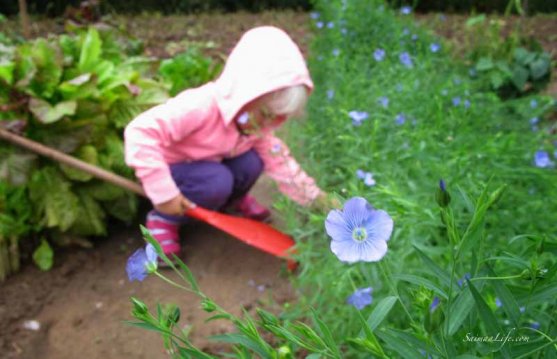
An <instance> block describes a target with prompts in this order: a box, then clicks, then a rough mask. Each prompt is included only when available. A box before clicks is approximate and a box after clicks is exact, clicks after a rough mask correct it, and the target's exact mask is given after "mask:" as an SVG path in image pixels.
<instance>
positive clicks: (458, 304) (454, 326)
mask: <svg viewBox="0 0 557 359" xmlns="http://www.w3.org/2000/svg"><path fill="white" fill-rule="evenodd" d="M476 283H478V287H479V288H480V290H481V288H482V287H483V281H478V282H476ZM473 307H474V298H472V294H470V292H469V291H467V290H463V291H461V292H460V293H459V295H458V296H457V297H456V300H455V301H453V302H452V304H451V307H450V308H449V311H448V312H447V320H448V321H447V322H446V323H447V331H448V335H449V336H451V335H453V334H454V333H456V331H457V330H458V329H459V328H460V326H461V325H462V323H463V322H464V320H465V319H466V318H467V317H468V315H469V314H470V311H471V310H472V308H473Z"/></svg>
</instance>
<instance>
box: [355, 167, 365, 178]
mask: <svg viewBox="0 0 557 359" xmlns="http://www.w3.org/2000/svg"><path fill="white" fill-rule="evenodd" d="M356 177H358V178H359V179H361V180H363V179H364V178H366V172H365V171H364V170H361V169H357V170H356Z"/></svg>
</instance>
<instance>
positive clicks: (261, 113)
mask: <svg viewBox="0 0 557 359" xmlns="http://www.w3.org/2000/svg"><path fill="white" fill-rule="evenodd" d="M245 111H246V112H244V113H243V114H242V115H240V116H239V117H238V118H237V120H236V124H237V126H238V128H239V129H240V131H242V133H245V134H248V135H253V134H260V133H261V132H263V130H266V129H269V130H271V129H273V128H276V127H278V125H280V123H282V122H283V121H284V120H285V119H286V116H283V115H275V114H274V113H272V112H271V111H270V110H269V108H268V107H267V106H265V105H264V104H257V103H254V104H251V105H248V106H246V109H245Z"/></svg>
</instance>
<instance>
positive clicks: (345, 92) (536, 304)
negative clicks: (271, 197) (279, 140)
mask: <svg viewBox="0 0 557 359" xmlns="http://www.w3.org/2000/svg"><path fill="white" fill-rule="evenodd" d="M364 13H365V16H363V15H362V14H364ZM316 21H322V22H324V24H327V23H329V22H331V23H333V24H334V25H332V26H331V28H329V27H327V26H323V28H321V29H317V30H316V31H318V36H317V39H316V40H315V42H314V47H313V49H312V59H311V72H312V74H313V76H314V80H315V83H316V89H315V93H314V95H313V97H312V100H311V103H310V110H309V116H308V118H307V120H306V121H303V122H300V123H293V124H291V127H290V128H289V131H288V133H289V134H290V137H291V141H290V142H291V143H294V144H296V143H298V144H300V143H301V144H303V145H302V146H295V147H296V148H294V152H295V153H297V154H298V156H300V157H301V158H305V168H306V169H307V170H308V171H309V172H310V173H311V174H312V175H313V176H314V177H315V178H317V179H318V182H319V184H320V185H321V186H322V188H324V189H326V190H327V191H329V192H333V193H335V194H336V195H337V196H339V197H340V198H342V199H348V198H351V197H353V196H363V197H365V198H366V199H368V201H369V202H370V203H371V204H372V205H373V206H375V207H376V208H379V209H383V210H386V211H387V212H388V213H389V214H390V215H391V216H392V218H393V219H394V222H395V231H394V233H393V236H392V239H391V240H390V241H389V253H388V254H387V256H386V257H385V258H384V259H383V260H382V261H380V262H378V263H358V264H355V265H347V264H343V263H341V262H340V261H339V260H338V259H337V258H336V257H335V256H334V255H333V254H332V253H331V252H330V250H329V241H330V239H329V238H328V237H327V235H326V234H325V231H324V227H323V222H324V219H325V218H324V216H322V215H318V214H310V213H305V212H304V211H303V210H299V209H295V208H293V207H290V206H289V204H288V203H286V202H284V203H282V204H280V206H281V207H283V208H284V209H285V210H288V211H294V212H296V213H297V214H301V217H299V219H297V217H296V216H294V215H290V216H289V223H290V227H291V231H292V233H294V235H295V236H296V237H297V238H298V239H300V240H301V242H302V243H301V244H300V245H299V247H300V250H299V252H300V257H301V262H302V263H303V267H302V270H301V274H300V276H299V277H298V278H297V279H296V284H297V286H298V288H299V289H300V292H301V293H303V296H302V297H301V301H300V303H299V305H298V306H297V307H296V308H295V309H294V311H297V312H299V313H303V312H304V311H305V310H306V309H307V307H308V306H312V307H314V308H316V309H317V311H318V312H319V313H320V315H321V317H322V318H323V320H324V321H325V322H326V323H327V324H328V325H329V326H330V327H331V331H332V333H333V334H334V335H335V338H336V340H337V341H339V342H342V341H344V340H345V339H346V337H347V336H357V335H358V334H359V332H360V331H361V323H360V320H359V315H358V313H357V311H356V309H355V308H353V307H350V306H348V305H345V299H346V298H347V297H348V295H350V294H351V293H352V292H353V291H354V290H355V289H356V288H359V287H368V286H371V287H373V288H374V291H373V296H374V304H372V305H371V306H370V307H368V308H365V309H363V310H362V314H363V315H364V317H366V318H367V317H368V316H370V314H371V313H373V311H374V310H375V309H376V308H377V307H378V306H379V304H377V303H381V300H382V299H384V298H387V297H390V296H394V297H396V298H397V304H395V306H394V309H393V310H392V311H391V312H390V313H389V315H387V316H386V319H385V320H384V322H383V324H382V325H381V326H379V328H378V329H377V330H376V334H377V335H378V336H379V337H380V339H381V340H380V342H381V343H382V345H384V346H386V348H387V349H386V350H387V351H388V352H391V354H392V353H397V355H403V350H404V349H403V347H402V346H400V345H397V343H399V342H404V341H409V340H410V341H417V342H418V343H422V344H423V345H418V344H416V347H418V348H421V349H423V350H425V351H427V352H428V353H431V354H432V355H439V356H448V357H452V355H453V354H454V353H458V354H463V353H470V354H474V355H479V356H487V357H492V356H495V357H496V356H498V355H501V354H503V355H504V354H507V355H510V354H512V355H513V357H517V356H520V355H522V354H524V353H528V352H529V350H530V349H532V350H534V353H535V355H537V356H534V357H543V355H550V353H553V354H554V353H555V346H554V343H553V344H550V345H548V346H545V347H544V346H543V345H545V344H547V343H548V341H547V340H549V339H547V338H545V339H544V337H543V336H542V335H541V334H539V333H534V332H532V331H531V328H530V326H531V325H532V324H533V323H539V324H540V327H539V328H540V329H539V330H540V331H541V332H543V333H545V334H547V336H548V337H550V338H551V337H553V338H554V337H555V328H554V327H555V321H554V319H552V318H553V317H552V316H551V315H552V314H549V313H553V314H555V312H556V310H557V309H556V308H557V307H556V303H555V300H554V298H549V297H547V296H546V294H547V293H546V292H544V291H550V292H551V293H552V294H556V293H555V291H554V290H553V289H550V288H551V287H550V286H549V284H550V283H551V282H552V281H554V279H552V277H553V276H554V274H555V268H556V267H555V259H554V255H555V249H556V241H555V235H554V234H555V233H557V223H556V222H555V221H554V213H556V212H557V203H555V202H554V201H550V200H548V199H550V198H555V196H556V195H557V187H556V186H555V185H554V184H555V183H556V182H555V181H556V178H557V176H556V172H555V169H554V168H537V167H536V166H535V165H534V154H535V152H536V151H537V150H546V151H548V152H549V153H551V154H553V152H554V151H555V149H556V148H555V147H554V144H553V143H552V142H551V137H550V134H549V131H547V130H546V129H547V128H548V127H549V126H550V123H549V121H548V120H547V119H544V116H547V114H548V112H550V111H551V109H552V107H553V106H554V104H553V99H551V98H550V97H544V96H537V97H535V98H536V100H537V102H538V106H536V107H535V108H533V107H532V106H531V104H530V102H531V99H532V98H522V99H518V100H514V101H507V102H502V101H501V100H499V98H498V97H497V96H496V95H495V94H494V93H491V92H486V91H484V90H482V89H481V88H479V87H478V85H477V83H476V82H475V81H474V80H473V79H471V78H469V76H468V73H467V70H466V69H465V67H464V66H461V65H459V64H458V63H455V62H454V61H453V60H452V59H451V56H450V53H448V51H446V49H447V46H446V44H443V43H442V42H441V41H440V40H439V39H437V38H435V37H433V36H432V35H431V34H430V33H428V32H426V31H425V30H423V29H422V28H418V27H416V26H415V25H414V24H413V23H412V22H411V21H410V20H409V18H408V17H405V16H403V15H401V14H400V13H398V12H397V11H396V10H395V11H393V10H390V9H388V8H386V7H384V6H383V5H382V4H381V2H378V1H373V2H364V1H353V2H350V4H349V5H348V6H347V7H346V8H344V9H342V5H341V4H329V3H326V2H322V3H321V4H320V6H319V18H318V19H317V20H316ZM343 29H345V30H343ZM432 43H441V50H440V51H439V52H432V51H431V49H430V45H431V44H432ZM379 48H380V49H383V50H385V52H386V57H385V59H384V60H382V61H376V60H375V59H374V52H375V50H376V49H379ZM404 52H407V53H408V54H409V55H410V56H411V59H412V62H413V66H412V67H411V68H409V67H406V66H404V65H403V64H402V63H401V60H400V55H401V54H402V53H404ZM330 90H333V91H334V96H333V97H332V98H329V96H328V94H327V91H330ZM382 96H386V97H388V98H389V105H388V107H386V108H385V107H384V106H382V105H381V104H380V102H379V98H380V97H382ZM457 98H459V99H460V102H459V104H455V103H456V102H457V100H456V99H457ZM465 101H466V102H467V103H468V102H469V106H467V105H466V106H465V104H464V103H465ZM353 110H358V111H366V112H368V113H369V118H368V119H366V120H364V121H363V122H362V124H361V125H360V126H354V125H353V123H352V120H351V119H350V117H349V112H350V111H353ZM400 115H403V116H404V118H405V121H404V123H402V124H400V122H401V121H400V117H398V118H399V121H398V122H397V120H396V119H397V116H400ZM535 116H537V117H539V118H541V119H542V120H541V123H540V129H539V130H537V131H533V130H532V128H531V125H530V123H529V120H530V119H531V118H532V117H535ZM551 156H552V159H553V161H555V158H554V155H551ZM357 169H363V170H365V171H370V172H372V173H373V174H374V178H375V180H376V182H377V184H376V185H375V186H371V187H368V186H366V185H365V184H364V183H363V181H361V180H360V179H358V178H357V176H356V171H357ZM440 179H444V180H445V181H446V183H447V185H448V191H449V193H450V194H451V196H452V199H453V200H452V203H451V209H450V211H449V212H447V213H446V215H447V216H449V215H450V214H451V213H454V221H455V224H454V228H449V227H450V226H447V225H444V224H443V222H442V221H441V219H440V212H442V211H447V210H446V209H445V210H441V209H440V208H439V206H438V205H437V203H436V202H435V192H436V189H437V186H438V182H439V180H440ZM503 185H506V186H507V187H506V190H505V191H504V193H503V195H502V196H500V198H499V199H498V201H495V203H492V204H491V206H489V207H490V208H489V209H487V207H486V206H487V204H486V203H487V202H489V201H488V198H489V196H491V195H492V194H491V193H492V192H493V191H495V190H496V189H497V188H499V187H500V186H503ZM446 218H448V217H446ZM451 231H453V233H458V237H459V238H457V239H456V240H457V241H461V240H462V238H463V237H466V236H467V237H469V238H472V239H471V240H470V243H473V245H471V246H469V245H464V246H463V245H462V243H461V242H456V243H455V242H450V240H449V235H448V232H451ZM467 231H468V234H466V235H465V233H466V232H467ZM461 246H463V248H464V250H463V251H462V252H460V253H458V254H457V252H456V248H460V247H461ZM417 248H419V249H420V250H421V251H422V252H423V254H424V256H427V258H428V259H430V260H431V262H432V263H435V265H436V267H438V268H440V270H442V271H443V273H446V274H447V278H449V282H448V283H443V281H442V276H439V273H437V275H436V274H435V273H434V272H432V271H431V268H429V269H428V268H427V266H425V265H424V258H423V256H421V255H420V254H419V252H418V251H417ZM539 268H544V269H547V270H548V273H549V274H547V276H546V277H545V278H544V279H535V280H526V279H521V278H518V277H519V275H520V274H521V273H522V271H523V270H525V269H526V270H527V272H528V271H529V270H530V271H531V272H532V273H534V272H535V271H536V269H539ZM490 271H493V273H496V275H490V274H489V273H491V272H490ZM465 273H471V274H472V277H476V278H480V277H492V276H497V277H512V276H515V278H509V279H501V280H485V281H484V280H477V281H476V280H473V283H474V286H470V287H458V286H457V285H456V281H457V280H458V279H459V278H462V277H463V276H464V275H465ZM401 278H403V279H404V280H403V279H401ZM432 288H440V289H442V291H443V292H446V293H449V296H448V298H441V304H440V306H439V308H440V313H442V314H441V317H442V318H443V319H441V318H438V319H437V324H436V325H433V326H432V325H431V322H432V320H431V318H430V316H431V313H430V312H429V306H430V304H431V303H432V301H433V298H434V297H435V296H436V295H438V293H437V292H435V291H434V290H432ZM474 288H475V289H477V290H476V291H474ZM502 288H503V289H502ZM451 293H452V294H451ZM502 293H504V294H505V295H506V297H507V298H514V301H512V302H513V303H515V302H516V303H518V304H517V305H518V306H524V307H525V311H524V312H520V313H519V315H517V313H514V312H512V311H511V310H505V308H503V309H501V308H498V307H497V306H496V304H495V303H496V302H495V298H496V297H497V298H499V297H501V295H502ZM540 293H542V294H540ZM543 293H545V294H543ZM455 301H456V302H455ZM455 303H456V304H455ZM505 305H510V304H508V303H505ZM462 308H466V309H462ZM513 308H514V307H513ZM459 309H460V311H459ZM514 309H516V308H514ZM451 315H452V317H453V319H452V320H453V321H452V322H451V321H450V320H451V319H447V318H450V317H451ZM511 315H512V316H513V317H512V318H514V319H516V322H513V323H512V324H515V325H519V326H520V329H519V334H521V335H529V336H530V340H531V343H530V345H531V347H528V346H520V344H521V343H513V344H512V345H511V344H506V345H505V346H501V345H497V343H491V344H485V343H481V344H477V343H470V342H466V341H465V340H464V339H465V338H466V333H474V334H475V335H477V336H480V335H493V336H495V335H496V334H497V333H495V332H493V331H494V330H495V328H500V330H501V331H502V332H505V333H506V332H507V331H509V330H510V329H511V328H512V325H511V323H510V322H509V320H510V318H511V317H510V316H511ZM455 317H458V320H457V321H456V322H455V321H454V320H455V319H454V318H455ZM491 319H493V320H491ZM458 321H460V325H457V324H455V323H458ZM493 321H494V323H492V322H493ZM427 323H428V324H427ZM490 324H496V326H490ZM448 325H452V326H453V327H454V328H451V329H450V330H449V329H448V327H447V326H448ZM536 325H537V324H534V326H536ZM428 326H429V327H428ZM517 333H518V332H517ZM537 340H540V342H537ZM544 340H545V341H544ZM532 342H534V343H536V344H532ZM345 344H346V343H345ZM399 344H400V343H399ZM522 344H523V343H522ZM536 345H537V346H536ZM537 348H541V349H539V351H537V350H538V349H537ZM350 350H354V349H350ZM357 352H358V350H354V351H349V353H351V354H350V355H354V356H356V355H358V354H357ZM359 355H363V354H361V353H360V354H359ZM363 357H365V355H363Z"/></svg>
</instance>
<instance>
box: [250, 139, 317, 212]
mask: <svg viewBox="0 0 557 359" xmlns="http://www.w3.org/2000/svg"><path fill="white" fill-rule="evenodd" d="M254 149H255V150H256V151H257V153H258V154H259V156H260V157H261V159H262V160H263V164H264V169H265V173H266V174H267V175H268V176H269V177H271V178H272V179H273V180H274V181H275V182H276V183H277V185H278V188H279V190H280V191H281V192H282V193H284V194H285V195H287V196H288V197H290V198H291V199H292V200H294V201H296V202H298V203H299V204H301V205H304V206H306V205H308V204H310V203H311V202H313V200H315V198H317V197H318V196H319V195H320V194H321V193H322V191H321V190H320V189H319V187H318V186H317V185H316V183H315V180H314V179H313V178H312V177H310V176H309V175H308V174H307V173H306V172H305V171H304V170H303V169H302V168H301V167H300V165H299V164H298V162H297V161H296V160H295V159H294V158H293V157H292V156H291V155H290V150H289V149H288V147H287V146H286V144H285V143H284V142H283V141H282V140H280V139H279V138H277V137H276V136H274V134H273V133H272V132H269V133H267V134H265V135H264V136H263V137H261V138H260V139H258V140H257V141H256V142H255V145H254Z"/></svg>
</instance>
